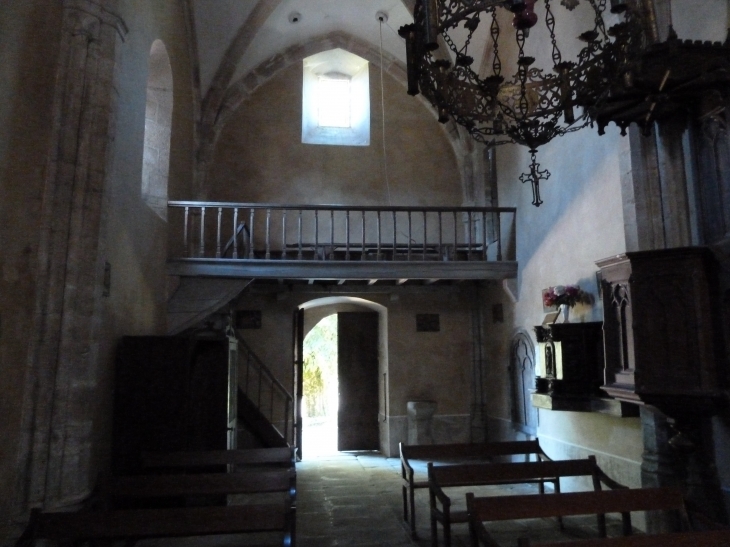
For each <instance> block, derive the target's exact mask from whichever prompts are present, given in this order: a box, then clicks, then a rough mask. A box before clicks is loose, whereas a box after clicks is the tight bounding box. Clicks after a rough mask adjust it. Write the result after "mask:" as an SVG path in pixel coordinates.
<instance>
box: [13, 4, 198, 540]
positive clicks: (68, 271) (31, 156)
mask: <svg viewBox="0 0 730 547" xmlns="http://www.w3.org/2000/svg"><path fill="white" fill-rule="evenodd" d="M186 17H187V16H186V5H185V3H182V2H180V3H168V2H165V3H163V2H155V3H150V2H144V1H133V0H129V1H126V0H120V1H118V2H117V1H116V0H105V1H101V2H99V1H95V2H87V1H86V0H68V1H66V2H46V1H40V0H33V1H29V2H12V3H4V4H3V5H2V7H0V28H1V29H2V33H0V37H1V38H0V39H1V40H2V47H1V48H0V51H2V52H3V59H2V60H3V62H2V68H0V71H2V74H3V78H2V83H0V96H2V98H3V99H4V100H3V101H2V105H1V106H0V170H2V172H3V173H2V177H0V194H2V196H3V199H2V203H0V218H2V222H0V241H2V246H3V252H2V257H0V270H1V271H2V278H1V279H0V304H2V306H1V307H2V310H3V311H2V314H0V363H1V365H0V400H1V401H2V402H1V403H0V405H2V410H3V420H0V435H1V436H2V439H3V446H2V447H0V515H2V519H0V538H5V537H9V536H10V537H12V535H13V534H17V533H18V531H19V529H20V527H21V526H22V525H23V522H24V519H25V517H26V516H27V510H28V508H29V506H40V507H45V508H54V507H69V506H73V505H75V504H78V503H82V502H83V501H84V499H86V498H87V497H88V495H89V494H90V493H91V491H92V490H93V488H94V486H95V484H96V483H97V480H98V478H99V476H103V475H104V474H105V473H106V472H107V469H108V459H109V446H110V442H109V441H110V435H111V402H112V394H113V384H112V377H113V362H114V358H113V355H114V349H115V344H116V340H117V339H118V338H119V337H120V336H122V335H125V334H155V333H164V331H165V327H166V325H165V322H166V317H165V304H166V301H167V294H166V293H167V279H166V275H165V260H166V242H167V226H166V223H165V222H164V221H163V220H162V219H160V217H159V216H157V215H156V214H155V213H154V212H153V211H151V210H150V209H149V208H148V207H147V206H146V205H145V204H144V201H143V199H142V191H141V188H142V186H141V168H142V142H143V139H142V135H143V134H144V120H145V97H146V86H147V66H148V59H149V52H150V46H151V44H152V42H153V40H155V39H157V38H160V39H162V40H163V41H165V43H166V45H167V48H168V52H169V53H170V58H171V64H172V71H173V75H174V78H175V80H176V81H177V82H179V83H180V86H179V87H178V88H177V89H176V95H175V104H176V108H175V111H174V113H173V120H172V129H173V137H172V142H171V169H170V174H171V180H172V181H173V182H171V184H170V188H169V193H170V195H172V196H178V197H179V196H181V195H188V194H189V193H190V191H191V187H192V176H193V173H194V169H193V158H194V150H193V143H194V138H193V131H194V123H193V113H194V111H195V105H194V99H193V83H194V81H195V80H194V77H193V69H192V67H193V63H192V61H191V57H190V47H189V45H190V42H189V38H188V36H187V34H186V32H185V29H186V28H188V26H189V25H188V23H187V20H186Z"/></svg>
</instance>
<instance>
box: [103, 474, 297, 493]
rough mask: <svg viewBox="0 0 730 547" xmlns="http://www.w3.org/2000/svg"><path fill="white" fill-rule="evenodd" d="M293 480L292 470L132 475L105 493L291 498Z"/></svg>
mask: <svg viewBox="0 0 730 547" xmlns="http://www.w3.org/2000/svg"><path fill="white" fill-rule="evenodd" d="M295 478H296V474H295V471H294V469H277V470H257V471H244V472H239V473H201V474H190V475H136V476H132V477H119V478H116V479H114V480H113V482H112V484H111V485H110V487H109V492H108V493H109V495H111V496H114V497H128V498H153V497H168V496H196V495H198V496H202V495H219V494H222V495H225V494H252V493H264V492H287V493H288V494H289V495H290V496H292V498H293V497H294V496H295V494H296V488H295Z"/></svg>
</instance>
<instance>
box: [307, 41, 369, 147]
mask: <svg viewBox="0 0 730 547" xmlns="http://www.w3.org/2000/svg"><path fill="white" fill-rule="evenodd" d="M303 70H304V77H303V83H302V142H303V143H305V144H330V145H344V146H368V145H369V144H370V77H369V65H368V62H367V61H366V60H365V59H363V58H362V57H358V56H357V55H354V54H352V53H349V52H347V51H345V50H343V49H332V50H329V51H324V52H322V53H318V54H317V55H312V56H311V57H307V58H306V59H304V67H303Z"/></svg>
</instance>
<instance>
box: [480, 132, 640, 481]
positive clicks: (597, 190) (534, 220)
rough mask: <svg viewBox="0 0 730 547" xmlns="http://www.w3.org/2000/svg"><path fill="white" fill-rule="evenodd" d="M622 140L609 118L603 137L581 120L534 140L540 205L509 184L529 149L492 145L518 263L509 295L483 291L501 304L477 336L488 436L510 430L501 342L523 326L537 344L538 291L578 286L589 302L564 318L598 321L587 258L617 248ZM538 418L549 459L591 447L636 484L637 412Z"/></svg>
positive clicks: (505, 347) (506, 349) (541, 414)
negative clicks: (557, 134)
mask: <svg viewBox="0 0 730 547" xmlns="http://www.w3.org/2000/svg"><path fill="white" fill-rule="evenodd" d="M627 147H628V139H622V138H621V137H620V135H619V132H618V130H617V129H616V128H615V127H613V126H612V127H610V128H609V129H608V130H607V133H606V135H604V136H603V137H599V136H598V134H597V133H596V132H595V130H593V131H592V130H591V129H589V128H587V129H583V130H582V131H580V132H578V133H573V134H570V135H567V136H565V137H562V138H560V139H557V140H556V141H553V142H552V143H550V144H549V145H547V146H545V147H542V148H541V149H540V152H539V154H538V161H539V162H540V163H541V165H542V168H546V169H548V170H549V171H550V172H551V174H552V175H551V177H550V179H549V180H548V181H546V182H543V183H542V185H541V193H542V199H543V200H544V203H543V204H542V205H541V206H540V207H539V208H537V207H534V206H533V205H532V204H531V201H532V192H531V191H530V187H529V186H526V185H525V186H523V185H522V184H519V183H516V184H515V182H514V181H516V180H518V178H519V175H520V173H522V172H523V170H525V169H526V167H527V166H528V165H529V154H528V151H527V150H526V149H524V148H521V147H518V146H512V145H508V146H505V147H502V148H500V149H499V150H498V155H497V157H498V172H499V180H500V184H499V198H500V204H501V205H504V206H516V207H517V209H518V211H519V213H518V215H517V224H516V250H517V261H518V262H519V265H520V267H519V276H518V279H517V284H516V296H517V301H516V302H514V303H513V302H512V301H511V299H510V297H509V296H508V295H507V293H506V292H505V291H504V290H502V288H501V287H498V286H493V287H492V288H491V290H490V291H488V293H487V297H486V301H485V304H486V305H487V306H488V308H487V309H490V308H489V307H490V306H491V305H493V304H494V303H498V302H501V303H503V304H504V305H505V308H506V313H505V315H506V317H505V323H503V324H498V325H497V324H492V325H489V327H488V328H487V334H486V338H487V342H486V343H487V348H488V349H487V354H488V355H489V362H490V366H489V368H488V375H487V378H488V384H487V390H488V394H489V396H488V403H487V404H488V413H489V416H490V420H489V429H490V430H489V435H490V436H497V437H506V436H511V435H514V433H513V432H512V428H511V424H510V420H511V418H510V406H509V405H510V401H509V398H510V395H509V393H510V391H509V377H508V371H507V367H508V366H509V358H510V340H511V338H512V336H513V335H514V333H515V332H516V331H517V330H518V329H522V330H525V331H527V332H528V333H529V334H530V336H531V338H532V340H533V342H534V343H536V339H535V333H534V330H533V327H534V326H535V325H539V324H541V323H542V321H543V319H544V317H545V314H544V312H543V307H542V301H541V290H542V289H544V288H547V287H549V286H553V285H566V284H577V285H580V287H581V288H582V289H583V290H585V291H588V292H590V293H591V294H593V295H594V298H595V300H596V301H595V304H594V305H592V306H589V305H582V304H580V305H578V306H576V307H575V308H573V309H572V310H571V322H583V321H601V320H602V313H603V312H602V308H601V303H600V299H598V287H597V284H596V277H595V273H596V271H597V269H598V268H597V267H596V265H595V261H596V260H598V259H601V258H605V257H609V256H612V255H615V254H620V253H622V252H624V251H625V250H626V248H625V242H624V225H623V222H624V221H623V212H622V200H621V184H620V181H621V174H622V169H625V168H626V165H625V163H622V158H623V157H625V154H626V150H627ZM538 419H539V423H538V430H537V435H538V437H539V438H540V440H541V443H543V444H544V445H545V448H546V451H547V452H548V454H549V455H550V456H551V457H554V458H566V457H585V456H587V455H588V454H595V455H596V456H597V457H598V459H599V463H600V464H601V465H602V466H603V467H605V468H606V469H609V470H611V474H612V476H613V477H614V478H615V479H616V480H619V481H621V482H624V483H626V484H629V485H631V486H639V485H640V464H641V452H642V450H643V442H642V438H641V427H640V424H639V419H638V418H615V417H609V416H603V415H595V414H592V413H579V412H557V411H551V410H544V409H539V410H538ZM577 432H580V433H579V434H577ZM617 439H619V440H620V442H617V441H616V440H617Z"/></svg>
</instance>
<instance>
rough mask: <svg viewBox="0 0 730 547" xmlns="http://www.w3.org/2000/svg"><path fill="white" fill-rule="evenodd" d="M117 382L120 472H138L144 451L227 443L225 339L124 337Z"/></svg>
mask: <svg viewBox="0 0 730 547" xmlns="http://www.w3.org/2000/svg"><path fill="white" fill-rule="evenodd" d="M115 382H116V384H115V396H114V426H113V433H112V436H113V439H112V450H113V451H112V457H113V470H114V473H115V474H116V475H123V474H133V473H136V472H138V471H139V470H140V469H141V462H140V454H141V453H142V452H145V451H147V452H174V451H181V450H195V449H200V450H203V449H225V448H226V443H227V433H226V420H227V416H226V412H227V397H228V341H227V340H226V339H223V340H207V341H196V340H192V339H186V338H179V337H167V336H140V337H125V338H123V339H122V341H121V343H120V345H119V349H118V352H117V369H116V379H115Z"/></svg>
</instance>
